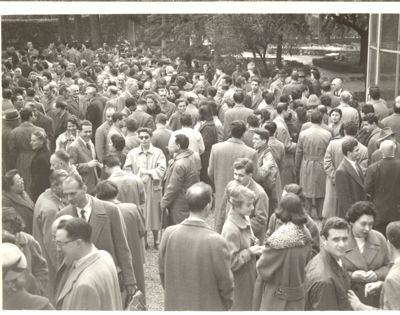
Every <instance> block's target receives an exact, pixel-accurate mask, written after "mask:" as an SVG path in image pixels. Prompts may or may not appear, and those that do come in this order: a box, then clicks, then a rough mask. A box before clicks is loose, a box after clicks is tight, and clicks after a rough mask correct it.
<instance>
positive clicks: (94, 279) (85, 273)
mask: <svg viewBox="0 0 400 315" xmlns="http://www.w3.org/2000/svg"><path fill="white" fill-rule="evenodd" d="M56 309H58V310H90V311H96V310H97V311H121V310H122V300H121V293H120V290H119V286H118V277H117V269H116V268H115V265H114V262H113V260H112V257H111V256H110V254H109V253H107V252H106V251H103V250H97V249H96V248H95V247H94V246H93V250H92V252H91V253H90V254H89V255H88V256H86V257H85V259H84V260H83V261H82V262H81V263H80V264H79V266H78V267H76V268H75V269H73V270H72V271H71V273H70V274H69V276H68V279H67V281H66V282H65V285H64V287H63V288H62V289H61V291H60V294H59V295H58V297H57V301H56Z"/></svg>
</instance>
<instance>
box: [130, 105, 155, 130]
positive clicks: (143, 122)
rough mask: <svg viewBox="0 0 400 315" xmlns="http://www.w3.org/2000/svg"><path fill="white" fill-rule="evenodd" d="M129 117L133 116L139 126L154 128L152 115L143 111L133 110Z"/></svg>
mask: <svg viewBox="0 0 400 315" xmlns="http://www.w3.org/2000/svg"><path fill="white" fill-rule="evenodd" d="M129 118H135V119H136V121H137V123H138V126H139V128H150V129H151V130H155V129H156V125H155V123H154V119H153V117H152V116H151V115H149V114H147V113H146V112H144V111H141V110H135V111H134V112H133V113H132V115H130V116H129Z"/></svg>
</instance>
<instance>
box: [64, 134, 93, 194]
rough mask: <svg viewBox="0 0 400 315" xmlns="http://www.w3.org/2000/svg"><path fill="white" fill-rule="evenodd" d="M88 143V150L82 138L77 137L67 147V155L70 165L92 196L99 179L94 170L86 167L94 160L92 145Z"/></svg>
mask: <svg viewBox="0 0 400 315" xmlns="http://www.w3.org/2000/svg"><path fill="white" fill-rule="evenodd" d="M88 143H89V146H90V150H89V149H88V148H87V147H86V145H85V143H84V141H83V140H82V138H81V137H79V136H78V137H77V138H76V139H75V141H74V142H73V143H72V144H71V145H70V146H69V148H68V154H69V155H70V161H71V163H72V164H74V165H75V166H76V169H77V171H78V173H79V175H81V177H82V180H83V181H84V183H85V184H86V186H87V188H88V192H89V194H94V192H95V191H96V185H97V182H98V181H99V178H98V176H97V171H96V168H95V167H89V166H88V163H89V162H90V161H92V160H95V159H96V153H95V149H94V145H93V143H92V142H91V141H89V142H88Z"/></svg>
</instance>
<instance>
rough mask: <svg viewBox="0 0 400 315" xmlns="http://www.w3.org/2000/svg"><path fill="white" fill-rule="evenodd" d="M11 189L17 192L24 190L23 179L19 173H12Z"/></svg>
mask: <svg viewBox="0 0 400 315" xmlns="http://www.w3.org/2000/svg"><path fill="white" fill-rule="evenodd" d="M11 190H12V191H13V192H15V193H18V194H20V193H22V192H23V191H24V179H23V178H22V177H21V176H19V174H16V175H14V177H13V185H12V186H11Z"/></svg>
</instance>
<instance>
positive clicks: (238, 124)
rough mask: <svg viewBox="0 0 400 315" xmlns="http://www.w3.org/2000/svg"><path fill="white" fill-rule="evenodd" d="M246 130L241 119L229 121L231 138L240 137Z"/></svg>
mask: <svg viewBox="0 0 400 315" xmlns="http://www.w3.org/2000/svg"><path fill="white" fill-rule="evenodd" d="M245 132H246V125H245V123H244V121H243V120H234V121H233V122H232V123H231V135H232V137H233V138H239V139H240V138H241V137H242V136H243V134H244V133H245Z"/></svg>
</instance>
